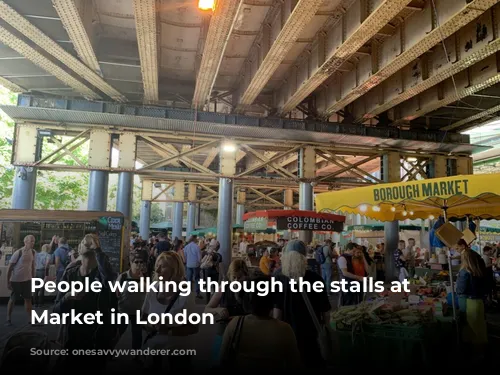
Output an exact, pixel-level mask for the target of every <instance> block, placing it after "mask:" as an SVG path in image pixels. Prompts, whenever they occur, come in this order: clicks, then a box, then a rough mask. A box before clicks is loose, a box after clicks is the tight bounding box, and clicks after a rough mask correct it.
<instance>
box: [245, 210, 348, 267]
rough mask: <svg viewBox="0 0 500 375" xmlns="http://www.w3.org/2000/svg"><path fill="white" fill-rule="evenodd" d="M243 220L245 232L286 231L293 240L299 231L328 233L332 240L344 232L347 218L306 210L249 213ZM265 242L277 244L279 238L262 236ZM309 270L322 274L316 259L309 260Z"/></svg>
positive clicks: (261, 239) (310, 258)
mask: <svg viewBox="0 0 500 375" xmlns="http://www.w3.org/2000/svg"><path fill="white" fill-rule="evenodd" d="M243 220H244V222H245V223H244V228H245V232H251V233H256V232H259V231H260V232H262V231H270V230H271V231H275V232H279V231H284V232H286V233H287V234H288V236H287V237H288V239H291V238H293V237H294V236H293V233H298V232H299V231H310V232H327V233H329V234H330V236H329V238H332V237H333V233H334V232H336V233H340V232H342V231H343V229H344V223H345V216H341V215H335V214H328V213H317V212H314V211H305V210H264V211H255V212H248V213H246V214H245V215H244V216H243ZM297 237H298V236H297ZM264 240H268V241H273V242H276V241H277V240H278V238H277V235H276V234H274V235H273V237H271V238H262V236H261V237H260V239H259V241H264ZM308 268H309V269H310V270H311V271H313V272H316V273H318V274H321V271H320V265H319V264H318V263H317V262H316V260H315V258H314V257H309V258H308Z"/></svg>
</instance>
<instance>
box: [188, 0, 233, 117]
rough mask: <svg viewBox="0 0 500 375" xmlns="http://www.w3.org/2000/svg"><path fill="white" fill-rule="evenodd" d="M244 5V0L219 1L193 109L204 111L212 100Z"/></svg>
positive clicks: (196, 88) (209, 34)
mask: <svg viewBox="0 0 500 375" xmlns="http://www.w3.org/2000/svg"><path fill="white" fill-rule="evenodd" d="M242 4H243V0H232V1H219V2H218V3H217V6H216V7H215V10H214V12H213V14H212V17H211V19H210V25H209V27H208V33H207V38H206V40H205V43H204V49H203V54H202V58H201V63H200V68H199V69H198V76H197V78H196V87H195V90H194V96H193V104H192V107H193V108H198V109H203V107H204V106H205V105H206V104H207V103H208V102H209V100H210V97H211V94H212V88H213V87H214V84H215V80H216V78H217V74H218V72H219V68H220V65H221V62H222V58H223V57H224V53H225V51H226V47H227V44H228V42H229V36H230V35H231V32H232V31H233V28H234V25H235V23H236V22H237V20H238V17H237V15H238V14H239V12H240V8H241V5H242Z"/></svg>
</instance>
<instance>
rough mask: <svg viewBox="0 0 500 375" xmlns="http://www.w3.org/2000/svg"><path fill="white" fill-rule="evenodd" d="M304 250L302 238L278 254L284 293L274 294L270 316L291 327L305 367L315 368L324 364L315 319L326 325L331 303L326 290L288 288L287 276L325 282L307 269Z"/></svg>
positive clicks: (278, 276)
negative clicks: (300, 291) (295, 291)
mask: <svg viewBox="0 0 500 375" xmlns="http://www.w3.org/2000/svg"><path fill="white" fill-rule="evenodd" d="M306 253H307V248H306V245H305V244H304V243H303V242H302V241H298V240H292V241H290V242H288V244H287V246H286V248H285V251H284V253H283V255H282V257H281V270H278V272H277V274H276V279H277V280H279V281H281V283H282V284H283V291H284V293H276V294H275V303H274V306H275V308H274V311H273V316H274V317H275V318H277V319H280V320H282V321H284V322H286V323H288V324H290V326H291V327H292V328H293V331H294V333H295V336H296V337H297V343H298V345H299V351H300V353H301V355H302V362H303V363H304V365H305V367H306V368H307V369H318V368H321V367H323V366H324V361H323V358H322V357H321V350H320V347H319V344H318V331H317V329H316V325H315V321H319V323H320V324H323V325H325V326H327V327H328V324H329V320H330V316H329V311H330V309H331V305H330V301H329V300H328V295H327V291H326V290H323V291H321V292H315V291H313V290H312V289H311V290H307V291H306V290H305V291H304V293H294V292H292V290H291V288H290V279H292V280H295V281H299V280H300V279H302V280H303V281H306V282H308V283H309V284H311V285H313V284H314V283H322V284H323V283H324V281H323V279H322V278H321V276H320V275H318V274H317V273H315V272H313V271H310V270H308V269H307V258H306ZM323 285H324V284H323ZM306 298H307V301H306ZM308 304H309V305H310V306H311V307H312V310H313V311H314V315H315V316H314V317H313V315H311V313H310V312H309V308H308V306H307V305H308Z"/></svg>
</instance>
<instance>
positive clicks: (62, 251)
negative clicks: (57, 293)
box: [54, 237, 71, 283]
mask: <svg viewBox="0 0 500 375" xmlns="http://www.w3.org/2000/svg"><path fill="white" fill-rule="evenodd" d="M70 260H71V258H70V256H69V245H68V241H67V240H66V238H64V237H61V238H59V247H58V248H57V249H56V251H55V252H54V263H55V265H56V281H57V282H58V283H59V281H61V279H62V276H63V274H64V270H65V269H66V267H67V266H68V264H69V263H70Z"/></svg>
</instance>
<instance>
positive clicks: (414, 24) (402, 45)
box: [317, 0, 500, 118]
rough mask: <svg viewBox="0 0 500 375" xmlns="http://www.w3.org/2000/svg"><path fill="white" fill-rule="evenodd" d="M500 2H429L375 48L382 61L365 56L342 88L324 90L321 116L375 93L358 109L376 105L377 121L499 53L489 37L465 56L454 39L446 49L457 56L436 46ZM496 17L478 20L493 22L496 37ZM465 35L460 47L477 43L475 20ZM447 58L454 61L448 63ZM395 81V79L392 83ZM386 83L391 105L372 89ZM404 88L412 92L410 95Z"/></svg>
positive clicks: (342, 84)
mask: <svg viewBox="0 0 500 375" xmlns="http://www.w3.org/2000/svg"><path fill="white" fill-rule="evenodd" d="M497 2H498V1H497V0H475V1H470V2H469V3H468V4H466V3H465V2H460V1H456V0H434V1H432V2H427V4H426V6H425V8H424V9H423V10H422V11H420V12H416V13H413V14H412V15H411V16H410V17H408V18H406V19H405V20H404V22H403V23H402V24H401V25H400V26H399V27H398V29H397V30H396V32H395V34H394V35H393V36H392V37H390V38H387V39H385V40H384V42H382V43H381V44H375V45H374V47H375V49H376V50H377V51H376V54H378V58H377V59H374V58H372V56H364V57H362V58H361V59H360V61H359V62H358V64H357V65H356V67H355V69H354V70H352V71H350V72H349V73H347V74H345V75H343V76H342V77H341V78H340V85H336V86H329V87H328V88H326V89H325V90H326V91H328V92H325V93H323V95H322V100H318V101H317V105H318V110H319V112H320V113H322V114H323V115H324V116H325V117H329V116H330V115H331V114H332V113H335V112H338V111H340V110H341V109H343V108H345V107H346V106H347V105H349V104H350V103H352V102H353V101H354V100H356V99H357V98H359V97H361V96H362V95H364V94H366V93H368V92H369V91H370V90H372V91H370V92H369V93H368V95H371V96H372V98H373V96H374V98H373V99H372V100H371V101H369V99H365V100H364V102H363V103H359V104H358V106H359V107H360V110H361V111H362V108H363V105H362V104H364V103H367V102H368V103H370V104H371V105H372V108H370V109H372V110H374V112H375V114H370V115H367V116H365V118H371V117H374V116H375V115H378V114H380V113H382V112H384V111H386V110H387V109H389V108H391V107H394V106H395V105H396V104H399V103H401V102H403V101H404V100H407V99H409V98H411V97H413V96H415V95H417V94H419V93H421V92H423V91H425V90H426V89H428V88H430V87H432V86H434V85H436V84H437V83H439V82H441V81H443V80H445V79H446V78H448V77H451V76H452V75H453V74H455V73H458V72H459V71H461V70H463V69H466V68H467V67H469V66H470V65H472V64H474V63H475V62H477V61H478V58H481V57H482V58H484V57H486V56H488V55H491V54H493V53H495V52H496V51H497V50H498V49H499V46H500V43H497V45H495V46H489V45H488V43H489V42H490V41H491V36H490V37H489V38H485V39H484V41H483V43H475V44H474V48H472V49H471V50H469V51H467V52H465V53H464V52H463V51H466V49H465V48H464V49H463V51H461V50H460V48H459V49H458V50H456V48H455V47H456V45H455V40H454V39H452V40H448V41H447V42H448V43H447V47H446V48H447V50H448V53H450V54H452V57H448V56H447V55H446V54H444V53H443V47H442V46H436V45H437V44H439V43H440V42H441V41H442V40H444V39H445V38H448V37H449V36H451V35H452V34H453V33H455V32H457V31H458V30H460V29H461V28H462V27H463V26H465V25H467V24H468V23H469V22H472V21H473V20H475V19H476V18H477V17H479V16H480V15H481V14H483V13H484V12H486V11H487V10H488V8H490V7H492V6H493V5H495V4H496V3H497ZM434 6H435V8H434ZM436 15H438V17H436ZM488 18H489V19H488ZM491 19H492V16H491V14H486V15H485V19H482V20H478V21H477V22H481V23H483V22H484V23H486V24H487V23H489V26H490V27H488V30H489V31H490V34H493V27H491ZM464 31H465V32H462V33H461V35H460V37H459V39H458V41H459V43H457V45H460V43H462V44H463V45H465V43H466V41H468V40H469V39H471V38H473V39H476V21H474V22H473V23H472V24H469V25H468V27H467V28H466V29H465V30H464ZM457 37H458V35H457ZM434 46H436V50H435V51H434V52H433V53H432V55H425V53H426V52H427V51H428V50H429V49H430V48H432V47H434ZM420 56H424V57H425V58H426V59H428V60H429V61H428V63H427V66H428V67H429V69H428V70H429V73H428V74H427V72H424V70H425V69H426V66H422V65H425V64H424V60H425V58H423V59H420V60H417V61H415V59H417V58H419V57H420ZM455 56H456V57H455ZM448 58H450V60H452V61H450V62H449V63H448V60H447V59H448ZM399 73H400V74H401V75H402V76H403V77H401V76H400V74H399ZM426 76H429V77H428V78H427V77H426ZM390 77H392V79H389V78H390ZM388 79H389V80H388ZM386 80H388V82H387V85H384V87H383V90H382V93H383V94H385V96H387V99H386V101H389V103H384V100H383V99H382V100H381V98H380V97H379V96H378V95H377V94H380V92H379V91H380V90H378V91H377V90H373V89H374V88H375V87H376V86H378V85H380V84H381V83H382V82H385V81H386ZM405 88H407V89H408V90H406V91H405ZM326 98H328V100H326ZM376 99H379V101H376ZM380 100H381V101H380ZM391 102H393V103H396V104H392V103H391ZM323 103H324V104H323ZM380 103H383V105H380ZM321 107H323V108H321ZM358 117H359V116H358Z"/></svg>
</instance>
